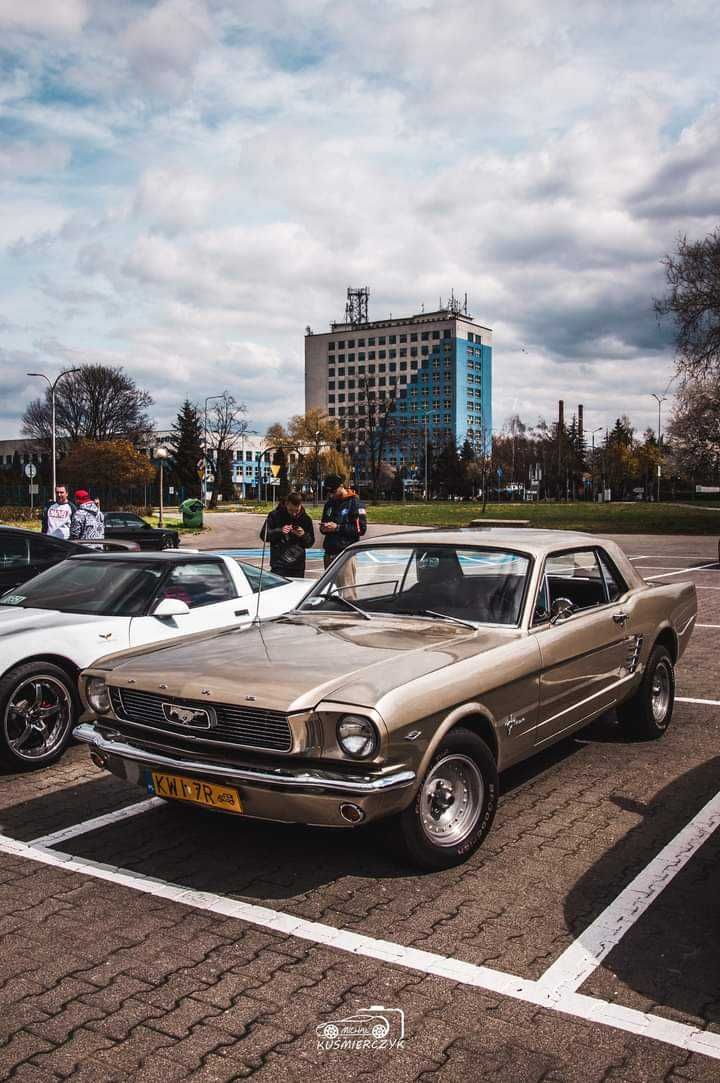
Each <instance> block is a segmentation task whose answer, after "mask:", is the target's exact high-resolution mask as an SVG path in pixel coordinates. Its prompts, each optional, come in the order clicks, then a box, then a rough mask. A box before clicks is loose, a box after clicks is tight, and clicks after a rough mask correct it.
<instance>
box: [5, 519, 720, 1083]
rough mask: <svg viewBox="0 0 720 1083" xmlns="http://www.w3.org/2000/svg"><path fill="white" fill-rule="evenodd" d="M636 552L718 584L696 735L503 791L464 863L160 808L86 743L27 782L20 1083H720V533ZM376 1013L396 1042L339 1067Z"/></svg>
mask: <svg viewBox="0 0 720 1083" xmlns="http://www.w3.org/2000/svg"><path fill="white" fill-rule="evenodd" d="M233 540H234V541H235V544H246V545H248V544H250V545H254V544H255V542H254V541H253V540H252V539H251V536H250V533H249V532H248V533H247V539H246V538H245V536H243V538H242V540H240V538H239V537H237V538H236V539H235V538H234V539H233ZM616 540H617V541H619V542H620V544H621V545H622V546H623V548H624V549H625V551H626V552H627V553H628V555H629V556H630V557H631V558H632V559H633V560H634V561H635V563H636V566H637V567H638V568H639V569H640V570H641V571H642V574H643V575H645V576H646V578H652V577H659V581H662V580H663V578H669V579H670V581H672V579H677V578H689V579H692V580H694V582H695V583H696V586H697V588H698V601H699V616H698V626H697V629H696V631H695V634H694V638H693V640H692V642H691V645H690V648H689V650H688V652H687V653H686V655H685V657H684V658H683V660H682V662H681V663H680V666H679V668H678V682H677V696H678V699H677V702H676V708H675V716H674V720H673V724H672V726H671V728H670V730H669V731H668V733H667V734H666V736H665V737H664V738H663V740H662V741H660V742H654V743H648V744H630V743H628V742H626V741H625V740H623V739H621V737H620V734H619V732H618V729H617V726H616V725H615V722H614V719H613V718H612V717H611V716H609V717H605V718H603V719H601V720H599V721H597V722H595V723H594V724H593V725H592V727H590V728H589V729H587V730H585V731H583V732H582V733H580V734H579V735H577V736H576V737H575V738H571V739H569V740H567V741H565V742H563V743H562V744H559V745H557V746H555V747H554V748H552V749H550V750H549V751H547V752H545V753H544V754H543V755H541V756H539V757H536V758H535V759H534V760H532V761H530V762H529V763H526V764H524V765H522V766H520V767H518V768H515V769H513V770H511V771H509V772H507V773H506V774H505V775H504V776H503V778H502V798H501V803H500V808H499V812H498V815H497V818H496V821H495V825H494V827H493V830H492V831H491V833H490V835H489V837H488V839H487V840H486V842H485V844H484V845H483V847H482V849H481V850H480V851H479V852H478V853H477V854H476V855H475V857H474V858H473V859H472V860H471V861H470V862H469V863H468V864H466V865H464V866H462V867H460V868H457V869H453V870H450V871H448V872H442V873H433V874H418V873H416V872H415V871H414V870H412V869H409V868H407V867H403V866H400V865H399V864H398V863H397V861H396V860H395V859H394V858H393V857H392V856H391V855H390V854H389V853H388V851H387V850H386V849H385V847H384V845H383V837H382V831H381V829H379V828H378V829H374V830H366V831H362V832H355V833H350V832H329V831H326V832H323V831H321V830H319V829H310V828H302V827H286V826H279V825H271V824H260V823H252V822H250V821H246V822H242V821H239V820H238V819H235V818H233V817H229V816H227V817H225V816H218V815H214V814H211V813H202V812H198V811H196V810H194V809H189V808H186V807H184V806H180V807H175V806H166V805H164V804H163V803H161V802H155V801H147V800H146V799H144V796H143V793H142V791H140V790H139V789H138V790H134V789H129V788H128V787H127V786H126V785H125V784H124V783H122V782H120V781H119V780H117V779H114V778H113V777H111V776H108V775H103V774H101V773H99V772H98V771H97V769H96V768H95V767H93V766H92V764H91V763H90V761H89V759H88V755H87V750H86V749H85V748H82V747H77V746H75V747H72V748H71V749H70V750H69V752H68V753H67V754H66V756H65V757H64V759H63V760H62V762H61V763H60V764H58V765H57V766H55V767H53V768H49V769H47V770H45V771H42V772H38V773H35V774H29V775H22V776H21V775H5V776H4V777H3V784H2V787H1V788H0V832H2V835H0V885H1V886H0V892H1V897H2V908H1V910H0V926H1V928H2V935H3V951H2V954H1V955H0V1006H1V1007H0V1011H1V1016H0V1035H1V1036H2V1038H3V1044H2V1045H1V1046H0V1078H3V1079H5V1078H12V1079H17V1080H28V1081H31V1080H32V1081H44V1080H56V1079H66V1078H70V1079H72V1080H111V1081H112V1080H130V1079H137V1078H142V1079H143V1080H155V1079H157V1080H163V1081H164V1083H165V1081H171V1080H175V1079H183V1080H188V1079H191V1080H208V1081H209V1080H218V1081H222V1080H231V1079H240V1078H245V1077H247V1076H254V1078H256V1079H260V1080H273V1081H274V1080H278V1079H281V1078H283V1079H288V1080H300V1079H307V1077H308V1076H309V1075H312V1076H313V1077H314V1078H315V1079H317V1080H333V1081H334V1080H346V1079H358V1080H362V1079H365V1078H368V1079H370V1078H372V1079H373V1080H374V1081H377V1080H385V1079H392V1080H393V1083H402V1081H404V1080H416V1079H420V1080H441V1081H445V1080H448V1081H449V1080H464V1079H467V1080H500V1081H506V1080H507V1081H508V1083H511V1081H512V1083H526V1081H527V1083H540V1081H542V1083H565V1081H567V1083H571V1081H576V1080H577V1081H582V1083H593V1081H598V1083H600V1081H607V1083H640V1081H648V1080H652V1081H655V1080H665V1081H667V1083H681V1081H700V1080H708V1081H713V1083H716V1081H717V1080H720V936H719V935H718V934H719V932H720V871H719V870H720V862H719V861H718V858H719V857H720V831H717V830H716V828H717V826H718V825H719V824H720V740H719V739H720V686H719V685H720V680H719V679H720V567H719V566H718V564H717V563H716V562H715V561H716V558H717V539H716V538H707V539H703V538H679V537H672V538H659V537H642V538H641V537H625V538H617V539H616ZM220 544H223V545H225V544H228V542H227V541H225V540H224V539H223V540H222V541H220ZM253 559H256V558H253ZM28 843H32V846H30V847H28V846H27V845H26V844H28ZM371 1005H372V1006H382V1008H383V1010H384V1011H385V1013H386V1017H387V1018H389V1019H390V1020H391V1030H390V1033H389V1035H388V1038H387V1039H384V1038H383V1039H381V1040H379V1041H378V1042H375V1043H374V1045H373V1043H368V1045H367V1046H365V1047H362V1048H357V1049H337V1048H334V1046H333V1041H332V1024H333V1020H340V1019H346V1018H348V1017H354V1016H357V1013H358V1012H361V1013H362V1010H363V1009H367V1008H369V1007H370V1006H371ZM401 1013H402V1016H401ZM376 1014H378V1015H380V1014H382V1013H381V1012H379V1010H376ZM318 1027H320V1028H321V1032H320V1033H318ZM323 1028H325V1029H323ZM328 1028H330V1029H328ZM401 1034H402V1041H400V1042H398V1041H397V1039H399V1038H400V1036H401Z"/></svg>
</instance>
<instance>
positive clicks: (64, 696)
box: [0, 662, 78, 771]
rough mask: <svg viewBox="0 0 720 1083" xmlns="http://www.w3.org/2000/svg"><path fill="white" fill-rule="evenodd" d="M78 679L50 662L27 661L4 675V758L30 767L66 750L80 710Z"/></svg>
mask: <svg viewBox="0 0 720 1083" xmlns="http://www.w3.org/2000/svg"><path fill="white" fill-rule="evenodd" d="M77 708H78V704H77V699H76V695H75V687H74V682H73V681H72V679H71V678H70V677H69V676H68V674H67V673H66V672H65V670H63V669H61V668H60V667H59V666H56V665H53V664H52V663H50V662H27V663H26V664H25V665H22V666H16V668H15V669H12V670H10V671H9V672H8V673H6V674H5V676H4V677H3V678H2V680H0V759H2V761H3V762H4V763H5V764H6V765H7V766H9V767H12V768H14V769H15V770H19V771H29V770H33V769H34V768H38V767H47V766H48V764H50V763H54V762H55V760H57V759H59V758H60V756H62V754H63V752H64V751H65V748H66V747H67V744H68V741H69V740H70V735H71V733H72V727H73V725H74V722H75V718H76V715H77Z"/></svg>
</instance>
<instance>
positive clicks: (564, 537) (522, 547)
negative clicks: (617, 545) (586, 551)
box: [357, 527, 599, 556]
mask: <svg viewBox="0 0 720 1083" xmlns="http://www.w3.org/2000/svg"><path fill="white" fill-rule="evenodd" d="M598 541H599V539H597V538H596V537H594V535H592V534H585V533H583V532H581V531H579V530H533V529H531V528H526V527H458V528H456V529H454V530H446V529H440V530H438V529H429V530H410V531H402V532H399V533H395V534H381V535H377V536H375V537H374V538H371V539H363V541H362V542H360V543H358V544H357V548H364V547H366V546H370V545H378V544H379V545H395V546H397V545H457V546H460V547H463V546H468V547H470V546H482V547H486V546H489V547H490V548H492V549H513V550H515V551H516V552H517V551H520V552H525V553H530V554H532V555H533V556H541V555H543V554H544V553H548V552H551V551H554V550H556V549H564V548H567V547H568V546H587V545H594V544H596V543H597V542H598Z"/></svg>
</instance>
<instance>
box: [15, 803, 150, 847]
mask: <svg viewBox="0 0 720 1083" xmlns="http://www.w3.org/2000/svg"><path fill="white" fill-rule="evenodd" d="M165 804H167V802H165V801H163V799H162V798H161V797H151V798H150V799H149V800H145V801H138V802H137V804H135V805H126V806H125V808H119V809H115V811H114V812H106V813H105V815H104V816H95V817H94V818H93V819H92V820H85V822H84V823H81V824H73V825H72V827H62V828H61V829H60V830H59V831H53V832H52V834H51V835H41V836H40V838H37V839H33V840H32V842H31V843H30V846H54V845H55V844H56V843H58V842H65V841H66V839H72V838H75V836H76V835H86V834H87V833H88V831H96V830H97V829H98V828H99V827H106V826H107V825H108V824H113V823H117V822H118V820H129V819H130V817H131V816H139V815H140V813H141V812H149V811H150V809H151V808H157V807H158V805H165Z"/></svg>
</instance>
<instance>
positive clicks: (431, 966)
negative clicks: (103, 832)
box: [0, 817, 720, 1060]
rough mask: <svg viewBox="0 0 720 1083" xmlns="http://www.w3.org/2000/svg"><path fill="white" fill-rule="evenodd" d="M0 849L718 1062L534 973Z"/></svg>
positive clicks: (650, 1018)
mask: <svg viewBox="0 0 720 1083" xmlns="http://www.w3.org/2000/svg"><path fill="white" fill-rule="evenodd" d="M98 819H99V817H98ZM0 852H3V853H6V854H9V855H11V856H13V857H23V858H27V859H28V860H30V861H37V862H40V863H41V864H45V865H51V866H55V867H56V868H62V869H65V871H66V872H75V873H79V874H81V875H83V876H89V877H93V878H95V879H97V880H106V881H110V882H111V883H114V884H118V885H119V886H121V887H127V888H131V889H133V890H135V891H141V892H144V893H145V894H147V895H154V896H156V897H159V898H163V899H167V900H168V901H170V902H176V903H179V904H180V905H182V906H192V907H194V908H195V909H198V910H205V911H210V912H212V913H215V914H222V915H224V916H225V917H232V918H237V919H238V920H240V921H247V922H249V923H250V924H253V925H260V926H262V927H264V928H267V929H270V930H271V931H274V932H277V933H278V934H280V935H286V936H296V937H299V938H300V939H302V940H308V941H310V942H311V943H314V944H325V945H327V946H328V947H331V948H337V949H338V950H340V951H346V952H349V953H350V954H354V955H362V956H364V957H366V958H370V959H379V960H381V961H382V962H384V963H390V964H394V965H396V966H403V967H407V968H408V969H410V970H415V971H419V972H420V973H422V974H434V975H436V976H438V977H442V978H447V979H448V980H449V981H451V982H457V983H459V984H461V985H469V986H474V987H476V988H479V989H487V990H489V991H491V992H494V993H499V994H501V995H503V996H508V997H512V998H513V999H515V1000H522V1001H525V1002H526V1003H529V1004H536V1005H538V1006H539V1007H544V1008H546V1009H548V1010H549V1011H554V1012H559V1013H561V1014H562V1015H570V1016H574V1017H576V1018H579V1019H587V1020H589V1021H591V1022H593V1023H603V1024H605V1025H606V1026H610V1027H614V1028H615V1029H618V1030H623V1031H626V1032H627V1033H629V1034H639V1035H642V1037H645V1038H653V1039H655V1040H656V1041H660V1042H665V1043H667V1044H669V1045H673V1046H677V1047H678V1048H680V1049H687V1050H688V1051H690V1052H693V1053H702V1054H704V1055H705V1056H707V1057H712V1058H714V1059H716V1060H720V1034H717V1033H714V1032H710V1031H705V1030H701V1029H700V1028H699V1027H692V1026H688V1025H687V1024H686V1023H677V1022H675V1021H674V1020H672V1019H662V1018H660V1017H659V1016H657V1015H651V1014H649V1013H647V1012H640V1011H637V1010H636V1009H634V1008H625V1007H622V1006H621V1005H618V1004H611V1003H609V1002H608V1001H605V1000H600V999H599V998H597V997H589V996H584V995H582V994H580V993H576V992H574V991H568V992H560V991H559V990H558V989H557V988H556V987H548V986H547V985H544V984H543V983H542V979H540V981H531V980H528V979H526V978H520V977H517V976H516V975H514V974H506V973H504V972H503V971H500V970H492V969H490V968H489V967H485V966H477V965H475V964H474V963H466V962H464V961H463V960H462V959H453V958H448V957H447V956H444V955H438V954H436V953H435V952H430V951H421V950H419V949H417V948H409V947H405V946H404V945H402V944H395V943H392V942H391V941H388V940H377V939H375V938H374V937H371V936H364V935H362V934H360V933H351V932H347V931H346V930H344V929H336V928H334V927H333V926H331V925H322V924H320V923H319V922H314V921H306V920H305V919H304V918H297V917H293V916H292V915H291V914H285V913H282V912H278V911H275V910H271V909H269V908H268V907H265V906H256V905H255V904H254V903H246V902H241V901H240V900H238V899H226V898H223V896H221V895H216V894H214V893H213V892H204V891H194V890H192V889H191V888H184V887H181V886H180V885H178V884H171V883H168V882H166V881H163V880H156V879H153V878H152V877H149V876H143V875H141V874H140V873H128V872H125V871H124V870H123V869H120V868H116V867H115V866H113V865H102V864H100V863H99V862H94V861H89V860H87V859H86V858H76V857H73V856H72V855H71V854H65V853H61V852H59V851H57V850H47V849H44V848H36V847H33V846H30V845H28V844H27V843H24V842H17V841H16V840H15V839H11V838H8V837H7V836H6V835H0ZM591 928H592V926H591ZM551 969H552V968H551Z"/></svg>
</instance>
